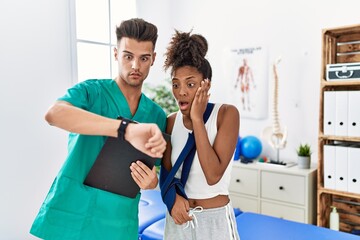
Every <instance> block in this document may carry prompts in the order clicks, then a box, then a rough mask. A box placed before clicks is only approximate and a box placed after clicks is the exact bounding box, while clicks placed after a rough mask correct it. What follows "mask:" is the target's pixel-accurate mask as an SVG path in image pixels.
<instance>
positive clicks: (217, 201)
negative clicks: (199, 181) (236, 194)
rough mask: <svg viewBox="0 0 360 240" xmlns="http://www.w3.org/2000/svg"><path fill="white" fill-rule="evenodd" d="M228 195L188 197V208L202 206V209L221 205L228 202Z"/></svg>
mask: <svg viewBox="0 0 360 240" xmlns="http://www.w3.org/2000/svg"><path fill="white" fill-rule="evenodd" d="M229 201H230V199H229V196H228V195H218V196H216V197H213V198H207V199H189V204H190V208H195V207H199V206H201V207H203V208H204V209H209V208H218V207H223V206H225V205H227V204H228V203H229Z"/></svg>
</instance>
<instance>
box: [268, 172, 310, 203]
mask: <svg viewBox="0 0 360 240" xmlns="http://www.w3.org/2000/svg"><path fill="white" fill-rule="evenodd" d="M261 196H262V197H263V198H268V199H274V200H278V201H284V202H289V203H295V204H300V205H304V204H305V178H304V177H303V176H295V175H288V174H280V173H274V172H266V171H263V172H261Z"/></svg>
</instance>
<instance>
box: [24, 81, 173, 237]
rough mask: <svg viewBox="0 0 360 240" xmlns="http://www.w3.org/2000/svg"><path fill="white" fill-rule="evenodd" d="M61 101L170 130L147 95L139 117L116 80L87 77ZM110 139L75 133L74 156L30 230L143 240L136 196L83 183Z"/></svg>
mask: <svg viewBox="0 0 360 240" xmlns="http://www.w3.org/2000/svg"><path fill="white" fill-rule="evenodd" d="M58 100H62V101H66V102H69V103H71V104H72V105H74V106H76V107H79V108H82V109H84V110H87V111H90V112H93V113H96V114H99V115H102V116H105V117H109V118H113V119H116V118H117V117H118V116H123V117H126V118H129V119H133V120H136V121H138V122H142V123H156V124H157V125H158V126H159V128H160V129H161V130H162V131H165V126H166V115H165V112H164V111H163V110H162V109H161V107H160V106H159V105H157V104H156V103H154V102H153V101H151V100H150V99H149V98H148V97H146V96H145V95H144V94H142V95H141V98H140V103H139V107H138V109H137V111H136V113H135V115H134V116H132V114H131V112H130V108H129V106H128V104H127V101H126V99H125V97H124V95H123V94H122V92H121V90H120V88H119V87H118V85H117V83H116V82H115V81H114V80H111V79H102V80H96V79H92V80H87V81H84V82H81V83H78V84H76V85H75V86H73V87H72V88H70V89H68V91H67V93H66V94H65V95H64V96H63V97H61V98H59V99H58ZM105 140H106V137H104V136H90V135H81V134H75V133H70V134H69V142H68V156H67V158H66V160H65V162H64V164H63V166H62V168H61V169H60V171H59V173H58V175H57V177H56V178H55V180H54V182H53V184H52V186H51V188H50V190H49V193H48V195H47V197H46V199H45V201H44V202H43V204H42V206H41V208H40V210H39V213H38V215H37V216H36V218H35V220H34V222H33V225H32V227H31V230H30V233H31V234H33V235H35V236H38V237H40V238H43V239H47V240H48V239H49V240H50V239H59V240H60V239H61V240H65V239H66V240H68V239H69V240H70V239H86V240H91V239H107V240H111V239H119V240H136V239H138V203H139V199H140V194H138V195H137V197H136V198H128V197H124V196H121V195H117V194H113V193H110V192H107V191H102V190H99V189H96V188H92V187H89V186H86V185H84V184H83V181H84V179H85V177H86V175H87V173H88V172H89V170H90V168H91V167H92V165H93V163H94V161H95V159H96V157H97V155H98V154H99V152H100V150H101V148H102V146H103V144H104V143H105Z"/></svg>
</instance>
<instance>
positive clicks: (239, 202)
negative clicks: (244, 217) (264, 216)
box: [230, 192, 259, 213]
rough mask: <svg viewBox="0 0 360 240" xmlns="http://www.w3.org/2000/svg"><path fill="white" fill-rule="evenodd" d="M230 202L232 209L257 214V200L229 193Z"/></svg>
mask: <svg viewBox="0 0 360 240" xmlns="http://www.w3.org/2000/svg"><path fill="white" fill-rule="evenodd" d="M230 200H231V204H232V206H233V207H234V208H240V210H241V211H243V212H254V213H258V212H259V208H258V200H257V199H253V198H247V197H243V196H239V195H236V194H232V193H231V192H230Z"/></svg>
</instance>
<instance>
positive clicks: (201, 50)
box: [164, 30, 212, 80]
mask: <svg viewBox="0 0 360 240" xmlns="http://www.w3.org/2000/svg"><path fill="white" fill-rule="evenodd" d="M207 50H208V42H207V40H206V39H205V37H203V36H202V35H199V34H191V31H190V32H187V33H186V32H180V31H178V30H175V34H174V35H173V37H172V39H171V42H170V44H169V46H168V47H167V51H166V53H165V57H166V60H165V64H164V69H165V70H167V69H168V68H170V69H171V75H173V74H174V71H175V70H176V69H177V68H179V67H184V66H190V67H195V68H196V69H197V70H198V71H199V72H200V73H201V74H202V75H203V77H204V78H207V79H209V80H211V77H212V69H211V65H210V63H209V61H208V60H207V59H206V58H205V55H206V53H207Z"/></svg>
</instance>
